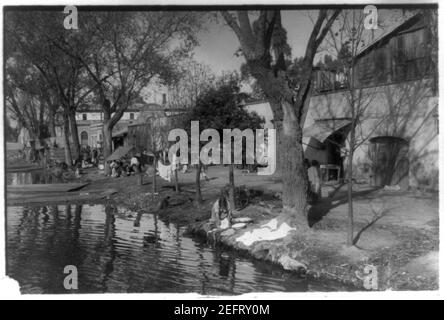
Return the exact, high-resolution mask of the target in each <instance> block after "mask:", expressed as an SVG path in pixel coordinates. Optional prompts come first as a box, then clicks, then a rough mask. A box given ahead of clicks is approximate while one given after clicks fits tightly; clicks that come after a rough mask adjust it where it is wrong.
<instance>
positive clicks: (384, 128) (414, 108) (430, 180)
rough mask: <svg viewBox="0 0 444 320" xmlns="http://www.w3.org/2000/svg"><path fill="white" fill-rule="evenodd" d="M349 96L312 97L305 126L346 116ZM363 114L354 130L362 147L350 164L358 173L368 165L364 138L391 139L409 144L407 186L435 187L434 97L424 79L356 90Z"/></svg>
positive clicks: (435, 130) (332, 94) (436, 137)
mask: <svg viewBox="0 0 444 320" xmlns="http://www.w3.org/2000/svg"><path fill="white" fill-rule="evenodd" d="M348 94H349V93H348V92H347V91H344V92H336V93H331V94H324V95H317V96H313V97H312V98H311V100H310V107H309V111H308V114H307V119H306V122H305V126H306V127H308V126H310V125H312V124H313V123H314V121H315V120H316V119H325V118H340V117H348V116H350V111H349V109H350V107H349V106H350V104H349V103H348V101H349V100H348V99H347V96H346V95H348ZM359 94H360V95H361V97H362V100H361V101H362V104H361V105H362V106H366V107H365V112H363V116H362V117H361V120H362V121H361V122H360V124H359V125H358V127H357V133H358V136H359V137H360V140H361V141H363V144H362V145H361V146H360V147H359V148H358V149H357V150H356V152H355V156H354V164H355V165H356V167H357V169H358V171H359V168H360V167H362V166H363V165H364V164H365V163H368V162H369V161H370V160H369V156H368V147H369V142H368V139H369V138H371V137H377V136H395V137H400V138H403V139H405V140H407V141H408V142H409V153H408V158H409V167H410V169H409V185H410V186H413V187H417V186H419V185H424V184H426V185H431V186H436V187H437V184H438V181H437V176H438V134H437V133H438V127H437V118H436V110H437V103H438V100H437V97H436V96H434V95H433V92H432V90H431V83H430V81H428V80H422V81H410V82H403V83H399V84H392V85H387V86H381V87H372V88H367V89H362V90H358V91H357V92H356V93H355V96H358V95H359Z"/></svg>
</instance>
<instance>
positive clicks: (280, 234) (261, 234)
mask: <svg viewBox="0 0 444 320" xmlns="http://www.w3.org/2000/svg"><path fill="white" fill-rule="evenodd" d="M292 230H296V228H291V227H290V226H289V225H288V224H287V223H285V222H284V223H282V224H281V225H280V226H279V227H278V221H277V220H276V219H271V220H270V221H269V222H268V223H267V224H264V225H263V226H261V227H260V228H258V229H254V230H252V231H247V232H245V233H244V234H243V235H242V236H240V237H238V238H237V239H236V241H239V242H242V243H243V244H244V245H246V246H250V245H252V244H253V243H254V242H256V241H271V240H276V239H280V238H284V237H285V236H287V234H288V233H289V232H290V231H292Z"/></svg>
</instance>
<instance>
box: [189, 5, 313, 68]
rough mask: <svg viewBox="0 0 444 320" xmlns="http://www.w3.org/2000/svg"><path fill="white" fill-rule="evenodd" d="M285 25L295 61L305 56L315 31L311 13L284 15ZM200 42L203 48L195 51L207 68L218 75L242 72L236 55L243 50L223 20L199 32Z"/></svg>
mask: <svg viewBox="0 0 444 320" xmlns="http://www.w3.org/2000/svg"><path fill="white" fill-rule="evenodd" d="M282 24H283V26H284V27H285V29H286V30H287V37H288V43H289V45H290V47H291V48H292V57H293V58H295V57H299V56H302V55H303V54H304V51H305V46H306V44H307V41H308V37H309V36H310V32H311V29H312V27H313V22H312V21H311V20H310V18H309V17H308V11H295V10H290V11H282ZM199 38H200V46H199V47H197V48H196V49H195V58H196V60H197V61H200V62H202V63H205V64H208V65H209V66H210V67H211V69H212V70H213V71H214V72H215V73H217V74H221V73H222V72H223V71H233V70H239V67H240V65H241V64H242V63H243V62H244V61H245V60H244V58H243V57H236V56H235V55H234V53H235V52H236V50H237V49H238V48H239V47H240V45H239V41H238V39H237V37H236V35H235V34H234V32H233V31H232V30H231V29H230V27H229V26H227V25H226V24H225V22H224V21H222V19H220V20H219V21H218V22H217V23H211V25H209V26H208V28H207V30H206V31H202V32H200V34H199Z"/></svg>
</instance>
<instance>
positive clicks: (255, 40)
mask: <svg viewBox="0 0 444 320" xmlns="http://www.w3.org/2000/svg"><path fill="white" fill-rule="evenodd" d="M339 12H340V10H334V11H332V12H331V13H330V12H329V10H320V11H319V12H318V16H317V20H316V22H315V24H314V26H313V29H312V31H311V34H310V37H309V40H308V43H307V47H306V50H305V55H304V58H303V67H302V76H301V79H300V80H299V83H298V88H297V90H295V88H293V87H291V85H290V83H289V77H288V70H287V66H286V64H285V55H286V54H288V44H287V39H286V34H285V32H284V31H285V30H284V28H283V26H282V22H281V13H280V11H279V10H274V11H269V10H261V11H260V12H259V16H258V18H257V19H256V20H254V21H253V23H251V21H250V18H251V17H252V14H250V13H249V12H248V11H244V10H240V11H237V12H236V14H235V15H233V13H231V12H228V11H222V16H223V17H224V19H225V21H226V22H227V24H228V25H229V26H230V27H231V29H232V30H233V31H234V32H235V34H236V36H237V38H238V39H239V42H240V45H241V50H242V54H243V56H244V58H245V60H246V61H247V65H248V68H249V72H250V74H251V75H252V76H253V77H254V78H255V79H256V80H257V81H258V84H259V85H260V87H261V88H262V90H263V92H264V94H265V96H266V97H267V99H268V100H269V102H270V105H271V108H272V110H273V116H274V119H275V126H276V129H277V131H278V147H277V152H278V153H279V154H278V159H283V160H282V161H281V163H280V164H278V166H281V170H282V180H283V197H282V200H283V206H284V208H285V209H286V210H287V211H289V212H291V213H292V218H293V220H294V221H295V223H297V224H298V225H300V226H301V227H302V228H307V227H308V224H307V219H306V215H307V173H306V172H305V169H304V164H303V162H304V153H303V149H302V127H303V124H304V120H305V115H306V113H307V108H308V103H307V102H308V98H309V96H310V92H311V75H312V67H313V60H314V57H315V54H316V52H317V49H318V47H319V45H320V44H321V42H322V41H323V39H324V38H325V36H326V34H327V32H328V30H329V29H330V27H331V26H332V24H333V23H334V21H335V19H336V18H337V16H338V15H339Z"/></svg>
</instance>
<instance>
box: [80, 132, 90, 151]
mask: <svg viewBox="0 0 444 320" xmlns="http://www.w3.org/2000/svg"><path fill="white" fill-rule="evenodd" d="M80 144H81V145H82V146H84V147H86V146H87V145H88V132H86V131H82V132H81V133H80Z"/></svg>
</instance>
